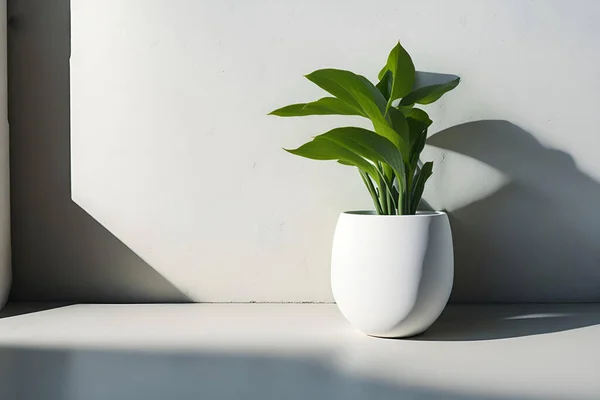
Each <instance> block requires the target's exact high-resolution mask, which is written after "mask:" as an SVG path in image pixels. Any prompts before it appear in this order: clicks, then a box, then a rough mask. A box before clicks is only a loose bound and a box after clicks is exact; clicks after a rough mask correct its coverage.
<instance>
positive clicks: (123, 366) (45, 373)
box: [0, 347, 512, 400]
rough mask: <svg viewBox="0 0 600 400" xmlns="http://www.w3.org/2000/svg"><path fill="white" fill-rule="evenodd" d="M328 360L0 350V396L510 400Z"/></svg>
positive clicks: (54, 399)
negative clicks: (349, 369)
mask: <svg viewBox="0 0 600 400" xmlns="http://www.w3.org/2000/svg"><path fill="white" fill-rule="evenodd" d="M327 363H328V362H327V361H322V362H319V360H309V359H303V358H298V359H296V358H275V357H266V356H265V357H261V356H256V355H247V356H244V355H226V354H210V353H209V354H193V353H189V352H188V353H186V354H183V353H179V354H178V353H167V352H156V353H149V352H131V351H92V350H76V349H57V350H42V349H31V348H6V347H5V348H0V370H1V371H3V372H2V374H0V398H3V399H21V400H34V399H35V400H38V399H45V400H59V399H86V400H95V399H98V400H105V399H112V400H121V399H122V400H125V399H127V400H130V399H144V400H153V399H156V400H165V399H179V400H186V399H189V400H198V399H223V400H228V399H231V400H233V399H236V400H237V399H246V400H265V399H288V400H296V399H297V400H306V399H313V400H335V399H343V400H352V399H380V400H386V399H390V400H392V399H393V400H397V399H408V398H410V399H415V400H433V399H444V400H459V399H460V400H476V399H477V400H510V399H512V398H507V397H488V396H482V395H477V396H472V395H467V394H464V393H456V391H450V390H449V391H445V390H443V389H440V388H436V389H432V388H427V387H417V386H410V385H406V384H402V383H398V384H395V385H392V384H389V383H385V382H378V381H376V380H371V379H365V378H362V377H357V376H352V375H351V374H349V373H343V372H341V371H338V370H337V369H335V368H333V367H329V366H326V364H327Z"/></svg>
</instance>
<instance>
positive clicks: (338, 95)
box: [270, 43, 460, 215]
mask: <svg viewBox="0 0 600 400" xmlns="http://www.w3.org/2000/svg"><path fill="white" fill-rule="evenodd" d="M416 74H417V73H416V72H415V66H414V64H413V62H412V59H411V57H410V55H409V54H408V53H407V52H406V50H405V49H404V48H403V47H402V46H401V45H400V43H398V44H397V45H396V46H395V47H394V48H393V49H392V51H391V52H390V55H389V57H388V59H387V63H386V64H385V66H384V67H383V69H382V70H381V72H380V73H379V76H378V79H379V82H378V83H377V84H376V85H374V84H373V83H371V82H370V81H369V80H368V79H367V78H365V77H364V76H361V75H357V74H355V73H353V72H350V71H345V70H340V69H320V70H317V71H314V72H312V73H311V74H308V75H306V78H307V79H308V80H310V81H311V82H313V83H314V84H316V85H317V86H319V87H320V88H321V89H323V90H325V91H326V92H328V93H329V94H330V95H331V97H323V98H322V99H319V100H316V101H313V102H311V103H301V104H292V105H289V106H286V107H283V108H279V109H277V110H275V111H272V112H271V113H270V114H271V115H277V116H280V117H302V116H308V115H357V116H361V117H364V118H367V119H369V120H370V121H371V123H372V124H373V130H368V129H363V128H358V127H342V128H336V129H332V130H330V131H329V132H326V133H323V134H321V135H318V136H316V137H314V138H313V139H312V140H311V141H310V142H308V143H305V144H304V145H302V146H300V147H299V148H297V149H293V150H286V151H288V152H290V153H292V154H295V155H298V156H302V157H306V158H310V159H314V160H336V161H338V162H339V163H341V164H343V165H348V166H353V167H356V168H358V171H359V172H360V175H361V178H362V180H363V182H364V184H365V186H366V187H367V190H368V191H369V193H370V195H371V197H372V199H373V204H374V206H375V210H376V212H377V213H378V214H380V215H406V214H408V215H410V214H415V213H416V211H417V207H418V205H419V202H420V200H421V197H422V195H423V190H424V187H425V182H426V181H427V179H428V178H429V177H430V176H431V174H432V172H433V163H432V162H426V163H424V164H421V162H420V159H419V157H420V154H421V152H422V151H423V148H424V147H425V140H426V139H427V129H428V128H429V126H430V125H431V123H432V121H431V119H430V118H429V115H428V114H427V113H426V112H425V111H424V110H422V109H420V108H417V107H416V105H418V104H422V105H425V104H431V103H433V102H435V101H437V100H438V99H439V98H440V97H442V95H444V93H446V92H448V91H450V90H452V89H454V88H455V87H456V86H457V85H458V83H459V81H460V78H455V79H453V80H451V81H449V82H446V83H441V84H435V85H429V86H424V87H420V88H414V84H415V76H416Z"/></svg>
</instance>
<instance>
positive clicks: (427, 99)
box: [400, 78, 460, 106]
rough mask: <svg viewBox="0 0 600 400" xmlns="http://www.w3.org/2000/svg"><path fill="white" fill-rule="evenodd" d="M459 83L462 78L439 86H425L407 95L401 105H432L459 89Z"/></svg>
mask: <svg viewBox="0 0 600 400" xmlns="http://www.w3.org/2000/svg"><path fill="white" fill-rule="evenodd" d="M459 82H460V78H456V79H454V80H451V81H450V82H446V83H441V84H438V85H430V86H424V87H422V88H420V89H417V90H415V91H413V92H411V93H409V94H408V95H406V96H405V97H404V98H403V99H402V100H401V101H400V104H401V105H403V106H409V105H412V104H415V103H417V104H431V103H433V102H434V101H437V100H438V99H439V98H440V97H442V96H443V95H444V94H445V93H447V92H449V91H451V90H452V89H454V88H455V87H457V86H458V84H459Z"/></svg>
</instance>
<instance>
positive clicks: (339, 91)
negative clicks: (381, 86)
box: [306, 69, 387, 116]
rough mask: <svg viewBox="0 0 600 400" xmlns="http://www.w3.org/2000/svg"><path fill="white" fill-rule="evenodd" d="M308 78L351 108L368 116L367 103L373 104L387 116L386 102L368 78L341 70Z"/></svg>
mask: <svg viewBox="0 0 600 400" xmlns="http://www.w3.org/2000/svg"><path fill="white" fill-rule="evenodd" d="M306 78H307V79H308V80H310V81H311V82H313V83H315V84H316V85H317V86H319V87H320V88H321V89H323V90H325V91H326V92H328V93H330V94H332V95H333V96H335V97H337V98H338V99H340V100H341V101H343V102H345V103H346V104H347V105H349V106H350V107H352V108H354V109H356V110H358V111H361V114H362V115H364V116H367V114H366V112H364V108H365V107H366V106H369V104H366V103H373V104H375V105H376V107H377V108H378V109H379V111H380V113H381V114H382V115H385V109H386V104H387V102H386V100H385V98H384V97H383V95H382V94H381V93H380V92H379V90H378V89H377V88H376V87H375V86H374V85H373V84H372V83H371V82H369V80H368V79H367V78H365V77H364V76H361V75H357V74H355V73H353V72H350V71H345V70H340V69H320V70H317V71H314V72H312V73H310V74H308V75H306Z"/></svg>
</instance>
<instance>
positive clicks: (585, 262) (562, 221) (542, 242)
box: [428, 120, 600, 303]
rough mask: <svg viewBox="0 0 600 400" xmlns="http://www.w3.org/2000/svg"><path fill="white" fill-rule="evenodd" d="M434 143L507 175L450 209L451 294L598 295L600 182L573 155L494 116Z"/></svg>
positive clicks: (571, 298) (476, 297)
mask: <svg viewBox="0 0 600 400" xmlns="http://www.w3.org/2000/svg"><path fill="white" fill-rule="evenodd" d="M428 144H430V145H432V146H435V147H438V148H441V149H444V150H450V151H452V152H455V153H459V154H462V155H465V156H468V157H471V158H473V159H476V160H479V161H481V162H483V163H485V164H487V165H489V166H491V167H493V168H494V169H496V170H498V171H500V172H501V173H503V174H504V175H505V176H506V178H507V184H506V185H505V186H503V187H501V188H500V189H499V190H497V191H496V192H495V193H493V194H491V195H489V196H487V197H485V198H482V199H478V200H476V201H474V202H473V203H471V204H468V205H466V206H464V207H462V208H459V209H456V210H449V216H450V222H451V225H452V231H453V237H454V246H455V284H454V290H453V295H452V299H451V300H452V301H455V302H472V301H475V302H507V303H510V302H591V301H599V300H600V246H598V243H600V212H598V204H600V186H599V185H598V183H597V182H596V181H595V180H594V179H592V178H591V177H589V176H588V175H586V174H585V173H583V172H582V171H581V170H580V169H579V168H578V167H577V165H576V164H575V162H574V160H573V158H572V157H571V156H570V155H568V154H567V153H565V152H563V151H559V150H555V149H551V148H548V147H545V146H543V145H542V144H541V143H540V142H539V141H538V140H536V139H535V138H534V137H533V136H532V135H531V134H529V133H527V132H526V131H524V130H523V129H521V128H519V127H517V126H515V125H514V124H511V123H509V122H506V121H494V120H490V121H477V122H471V123H466V124H463V125H458V126H455V127H452V128H449V129H446V130H444V131H441V132H439V133H437V134H435V135H434V136H432V137H431V138H430V139H429V140H428ZM439 168H444V167H443V165H442V166H441V167H439ZM482 184H485V183H484V182H482Z"/></svg>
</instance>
